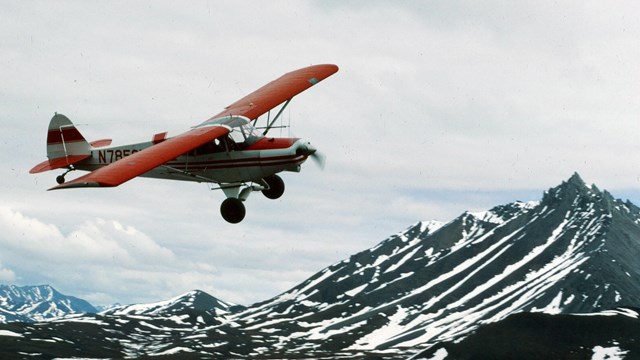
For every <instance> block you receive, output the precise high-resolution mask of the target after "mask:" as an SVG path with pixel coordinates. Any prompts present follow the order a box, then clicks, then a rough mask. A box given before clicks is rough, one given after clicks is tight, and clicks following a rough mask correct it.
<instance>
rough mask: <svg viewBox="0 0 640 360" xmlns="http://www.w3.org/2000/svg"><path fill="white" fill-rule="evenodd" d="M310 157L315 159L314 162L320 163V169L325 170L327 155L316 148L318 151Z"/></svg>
mask: <svg viewBox="0 0 640 360" xmlns="http://www.w3.org/2000/svg"><path fill="white" fill-rule="evenodd" d="M309 157H311V159H313V162H315V163H316V165H318V167H319V168H320V170H324V163H325V161H326V159H327V157H326V156H325V155H324V154H323V153H321V152H319V151H317V150H316V152H314V153H313V154H311V155H309Z"/></svg>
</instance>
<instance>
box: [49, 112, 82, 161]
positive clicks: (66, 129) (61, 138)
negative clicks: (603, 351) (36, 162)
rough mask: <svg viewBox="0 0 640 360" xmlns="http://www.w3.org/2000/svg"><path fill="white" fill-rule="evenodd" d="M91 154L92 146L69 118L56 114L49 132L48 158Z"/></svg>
mask: <svg viewBox="0 0 640 360" xmlns="http://www.w3.org/2000/svg"><path fill="white" fill-rule="evenodd" d="M89 154H91V145H90V144H89V142H88V141H87V140H86V139H85V138H84V136H82V134H80V131H78V129H76V127H75V125H73V123H72V122H71V120H69V118H68V117H66V116H64V115H62V114H55V115H54V116H53V117H52V118H51V121H50V122H49V129H48V132H47V157H48V158H49V159H50V160H53V159H58V158H64V157H69V156H75V155H89Z"/></svg>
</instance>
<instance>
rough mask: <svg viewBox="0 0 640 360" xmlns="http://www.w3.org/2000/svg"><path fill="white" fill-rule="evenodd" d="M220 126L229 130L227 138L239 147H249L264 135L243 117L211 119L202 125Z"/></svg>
mask: <svg viewBox="0 0 640 360" xmlns="http://www.w3.org/2000/svg"><path fill="white" fill-rule="evenodd" d="M213 124H220V125H226V126H228V127H230V128H231V132H230V133H229V137H231V139H233V141H234V142H235V143H236V144H237V145H238V146H240V147H245V146H250V145H252V144H254V143H256V142H257V141H258V140H260V139H262V138H263V137H264V135H263V134H262V133H261V132H259V131H257V130H256V129H255V128H254V127H253V126H252V125H251V122H250V121H249V119H247V118H246V117H243V116H229V117H224V118H218V119H213V120H210V121H207V122H205V123H204V124H202V125H201V126H204V125H213Z"/></svg>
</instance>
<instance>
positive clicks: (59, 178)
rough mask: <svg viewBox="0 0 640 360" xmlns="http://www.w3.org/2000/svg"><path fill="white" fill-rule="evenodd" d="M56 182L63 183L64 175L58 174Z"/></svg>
mask: <svg viewBox="0 0 640 360" xmlns="http://www.w3.org/2000/svg"><path fill="white" fill-rule="evenodd" d="M56 182H57V183H58V184H60V185H62V184H64V175H58V176H57V177H56Z"/></svg>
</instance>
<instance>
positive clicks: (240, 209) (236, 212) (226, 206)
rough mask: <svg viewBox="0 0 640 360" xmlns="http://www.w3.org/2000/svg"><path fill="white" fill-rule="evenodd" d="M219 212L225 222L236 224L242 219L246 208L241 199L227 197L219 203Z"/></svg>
mask: <svg viewBox="0 0 640 360" xmlns="http://www.w3.org/2000/svg"><path fill="white" fill-rule="evenodd" d="M220 213H221V214H222V217H223V218H224V219H225V220H227V222H230V223H232V224H237V223H239V222H240V221H242V219H244V216H245V214H246V210H245V208H244V204H243V203H242V200H240V199H237V198H227V199H226V200H225V201H223V202H222V204H221V205H220Z"/></svg>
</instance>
